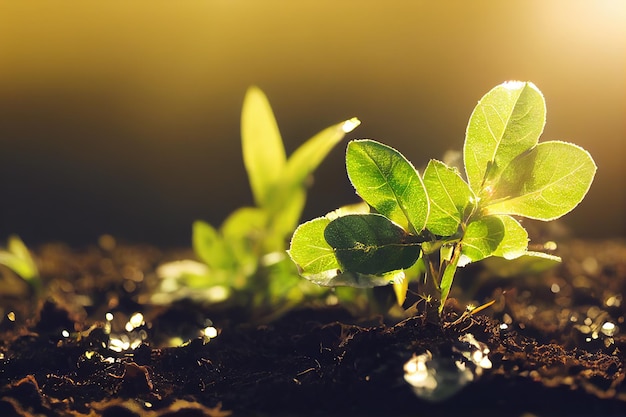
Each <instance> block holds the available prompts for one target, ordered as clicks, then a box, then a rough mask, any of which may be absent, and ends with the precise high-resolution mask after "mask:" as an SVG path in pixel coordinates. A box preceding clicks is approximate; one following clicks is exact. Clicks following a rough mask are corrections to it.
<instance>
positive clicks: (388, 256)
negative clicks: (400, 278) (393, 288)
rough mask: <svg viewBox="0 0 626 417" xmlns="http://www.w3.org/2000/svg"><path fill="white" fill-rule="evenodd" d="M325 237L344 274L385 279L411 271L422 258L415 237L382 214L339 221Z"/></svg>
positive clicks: (331, 223) (337, 220) (361, 215)
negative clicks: (402, 271) (399, 272)
mask: <svg viewBox="0 0 626 417" xmlns="http://www.w3.org/2000/svg"><path fill="white" fill-rule="evenodd" d="M324 237H325V238H326V241H327V242H328V244H329V245H330V246H331V247H332V248H333V249H334V251H335V256H336V257H337V260H338V261H339V264H340V265H341V269H342V270H343V271H349V272H358V273H361V274H368V275H381V274H384V273H387V272H391V271H395V270H399V269H404V268H408V267H410V266H411V265H413V264H414V263H415V261H417V259H418V258H419V254H420V246H419V243H418V242H417V239H416V238H415V236H412V235H409V234H408V233H406V231H404V229H402V228H401V227H400V226H398V225H397V224H395V223H392V222H391V221H389V219H387V218H386V217H384V216H382V215H380V214H353V215H347V216H343V217H339V218H337V219H335V220H333V221H332V222H330V223H329V224H328V226H327V227H326V229H325V231H324Z"/></svg>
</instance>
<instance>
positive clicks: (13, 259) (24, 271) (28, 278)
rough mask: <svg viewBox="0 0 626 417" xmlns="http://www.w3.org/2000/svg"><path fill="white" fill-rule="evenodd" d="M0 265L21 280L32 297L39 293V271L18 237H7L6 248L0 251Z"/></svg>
mask: <svg viewBox="0 0 626 417" xmlns="http://www.w3.org/2000/svg"><path fill="white" fill-rule="evenodd" d="M0 265H4V266H6V267H7V268H9V269H10V270H12V271H13V272H14V273H15V274H16V275H17V276H19V277H20V278H22V279H23V280H24V281H25V282H26V283H27V284H28V286H29V287H30V289H31V290H32V293H33V294H34V295H39V294H40V293H41V290H42V283H41V278H40V277H39V270H38V269H37V265H36V264H35V261H34V260H33V258H32V256H31V255H30V251H29V250H28V248H27V247H26V245H25V244H24V242H23V241H22V239H20V238H19V236H16V235H11V236H9V238H8V240H7V248H6V249H0Z"/></svg>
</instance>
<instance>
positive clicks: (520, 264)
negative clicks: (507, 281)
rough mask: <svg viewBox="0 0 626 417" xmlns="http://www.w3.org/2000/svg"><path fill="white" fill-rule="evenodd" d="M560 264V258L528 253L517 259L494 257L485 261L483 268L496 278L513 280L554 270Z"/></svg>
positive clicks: (545, 254) (546, 254) (541, 253)
mask: <svg viewBox="0 0 626 417" xmlns="http://www.w3.org/2000/svg"><path fill="white" fill-rule="evenodd" d="M560 262H561V258H559V257H558V256H554V255H550V254H548V253H543V252H532V251H528V252H526V253H525V254H524V255H522V256H520V257H519V258H515V259H504V258H500V257H497V256H494V257H491V258H489V259H485V261H484V263H483V266H484V267H485V268H486V269H487V270H488V271H489V272H490V273H491V274H492V275H494V276H497V277H499V278H511V277H516V276H521V275H537V274H539V273H541V272H544V271H547V270H548V269H551V268H554V267H555V266H556V265H558V264H559V263H560Z"/></svg>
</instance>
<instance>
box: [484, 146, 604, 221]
mask: <svg viewBox="0 0 626 417" xmlns="http://www.w3.org/2000/svg"><path fill="white" fill-rule="evenodd" d="M595 173H596V165H595V163H594V161H593V159H592V158H591V155H589V152H587V151H586V150H584V149H582V148H581V147H579V146H576V145H574V144H571V143H566V142H558V141H551V142H544V143H541V144H539V145H537V146H536V147H535V148H533V149H532V150H530V151H528V152H526V153H524V154H522V155H520V156H519V157H518V158H516V159H515V160H513V161H512V162H511V164H509V166H508V167H507V168H506V169H505V170H504V172H503V173H502V175H501V176H500V180H499V181H498V182H497V184H496V185H495V187H494V194H493V195H492V197H491V199H490V200H489V202H486V203H487V206H486V212H487V213H489V214H514V215H519V216H524V217H528V218H531V219H538V220H554V219H556V218H559V217H561V216H563V215H564V214H566V213H568V212H570V211H571V210H572V209H574V207H576V206H577V205H578V203H580V202H581V201H582V199H583V198H584V197H585V195H586V194H587V191H588V190H589V187H590V186H591V183H592V181H593V178H594V176H595Z"/></svg>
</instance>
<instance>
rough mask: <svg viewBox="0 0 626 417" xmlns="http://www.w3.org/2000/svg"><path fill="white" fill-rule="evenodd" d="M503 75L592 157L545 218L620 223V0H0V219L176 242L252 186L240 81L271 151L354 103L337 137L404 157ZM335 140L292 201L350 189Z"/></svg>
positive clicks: (611, 228) (331, 197)
mask: <svg viewBox="0 0 626 417" xmlns="http://www.w3.org/2000/svg"><path fill="white" fill-rule="evenodd" d="M509 79H520V80H531V81H533V82H534V83H535V84H536V85H537V86H538V87H539V88H540V89H541V90H542V91H543V93H544V95H545V97H546V100H547V109H548V118H547V125H546V129H545V131H544V134H543V136H542V140H553V139H558V140H567V141H571V142H574V143H576V144H578V145H581V146H583V147H584V148H586V149H587V150H589V151H590V152H591V154H592V155H593V157H594V158H595V160H596V163H597V164H598V167H599V170H598V173H597V176H596V180H595V182H594V184H593V186H592V188H591V191H590V192H589V195H588V197H587V199H586V200H585V201H584V202H583V203H582V204H581V205H580V206H579V207H578V208H577V209H576V210H575V211H574V212H572V213H570V214H569V215H567V216H566V217H565V218H564V219H563V222H564V224H565V225H566V226H568V227H570V228H571V229H572V231H573V233H574V234H575V235H576V236H579V237H589V238H604V237H614V236H626V226H625V225H626V220H625V218H626V216H625V215H624V211H625V208H626V187H625V184H626V162H624V158H625V157H626V152H625V151H626V145H625V139H626V121H625V120H626V2H624V1H622V0H594V1H575V0H552V1H539V0H537V1H507V2H503V1H471V2H467V1H439V2H434V1H398V0H391V1H385V2H382V1H367V0H359V1H342V2H337V1H330V0H316V1H310V0H300V1H297V2H295V1H294V2H290V1H272V0H264V1H252V0H250V1H244V0H239V1H238V0H230V1H227V0H221V1H211V0H206V1H176V2H170V1H154V0H151V1H132V2H129V1H107V2H70V1H56V2H48V1H34V0H33V1H31V0H22V1H19V2H16V1H4V0H2V1H0V238H2V239H4V238H5V237H6V236H7V235H8V234H11V233H17V234H19V235H20V236H22V238H23V239H24V240H25V241H26V243H27V244H34V243H39V242H44V241H49V240H64V241H66V242H68V243H70V244H73V245H82V244H85V243H93V242H95V241H96V239H97V237H98V236H99V235H100V234H103V233H110V234H113V235H114V236H116V237H119V238H123V239H126V240H130V241H134V242H148V243H154V244H158V245H164V246H175V245H188V244H189V242H190V236H191V223H192V221H193V220H195V219H204V220H208V221H210V222H211V223H213V224H215V225H218V224H219V223H221V221H222V220H223V219H224V218H225V217H226V215H227V214H228V213H229V212H231V211H232V210H234V209H235V208H237V207H239V206H242V205H250V204H252V198H251V194H250V190H249V187H248V183H247V179H246V177H245V171H244V167H243V163H242V159H241V149H240V137H239V116H240V111H241V105H242V101H243V97H244V93H245V91H246V88H247V87H248V86H249V85H251V84H256V85H258V86H259V87H261V88H262V89H263V90H264V91H265V93H266V94H267V95H268V97H269V99H270V102H271V103H272V106H273V108H274V112H275V114H276V117H277V119H278V124H279V126H280V128H281V133H282V135H283V138H284V140H285V142H286V147H287V151H288V152H289V153H290V152H291V151H293V150H294V149H295V148H296V147H297V146H298V145H299V144H301V143H302V142H303V141H304V140H306V139H307V138H309V137H310V136H312V135H313V134H315V133H316V132H317V131H319V130H321V129H322V128H324V127H326V126H328V125H330V124H333V123H336V122H339V121H341V120H343V119H347V118H349V117H352V116H357V117H359V118H360V119H361V121H362V122H363V124H362V125H361V126H360V127H359V128H358V129H356V130H355V131H354V132H353V133H352V134H350V136H349V138H363V137H366V138H372V139H376V140H380V141H383V142H385V143H387V144H389V145H391V146H393V147H396V148H398V149H399V150H400V151H401V152H402V153H404V154H405V155H406V156H407V158H409V159H410V160H412V161H413V162H414V164H415V165H416V166H418V167H419V166H423V165H425V164H426V163H427V161H428V159H429V158H431V157H437V158H440V157H441V156H442V155H443V153H444V152H445V151H446V150H448V149H458V150H460V149H461V148H462V144H463V139H464V132H465V127H466V124H467V121H468V118H469V116H470V114H471V112H472V110H473V108H474V106H475V104H476V102H477V101H478V99H480V97H481V96H482V95H483V94H484V93H486V92H487V91H488V90H489V89H491V88H492V87H494V86H495V85H497V84H499V83H501V82H503V81H505V80H509ZM344 146H345V145H344V144H342V145H340V146H339V147H338V148H337V149H335V150H334V151H333V153H332V154H331V155H330V157H329V158H328V159H327V160H326V161H325V162H324V164H323V165H322V166H321V167H320V169H319V170H318V171H317V173H316V176H315V183H314V185H313V188H312V189H311V192H310V194H309V201H308V205H307V209H306V212H305V217H306V218H307V219H309V218H312V217H315V216H319V215H322V214H324V213H325V212H326V211H329V210H331V209H334V208H336V207H338V206H339V205H342V204H346V203H351V202H354V201H356V197H355V195H354V192H353V190H352V188H351V186H350V184H349V183H348V180H347V177H346V175H345V166H344Z"/></svg>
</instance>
